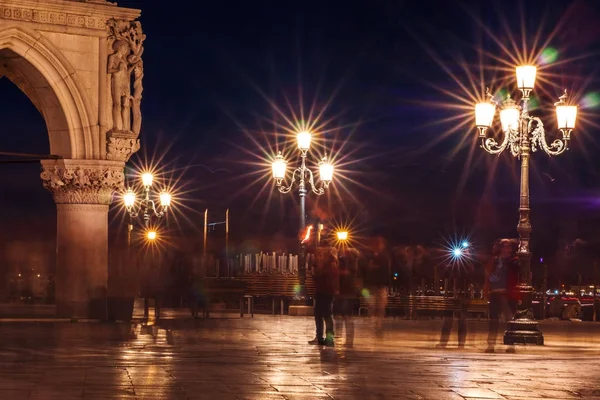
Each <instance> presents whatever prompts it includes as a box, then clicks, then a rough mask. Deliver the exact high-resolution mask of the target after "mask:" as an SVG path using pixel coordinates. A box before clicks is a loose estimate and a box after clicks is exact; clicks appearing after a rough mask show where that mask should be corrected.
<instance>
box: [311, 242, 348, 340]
mask: <svg viewBox="0 0 600 400" xmlns="http://www.w3.org/2000/svg"><path fill="white" fill-rule="evenodd" d="M314 275H315V289H316V299H315V300H316V302H315V308H314V314H315V328H316V336H315V338H314V339H313V340H311V341H309V342H308V343H309V344H316V345H325V346H333V337H334V328H333V299H334V297H335V296H336V295H337V294H338V293H339V286H340V282H339V279H340V277H339V263H338V251H337V249H336V248H335V247H331V248H327V247H319V248H318V249H317V251H316V255H315V270H314ZM323 325H325V326H323ZM323 328H325V336H324V335H323V333H324V332H323Z"/></svg>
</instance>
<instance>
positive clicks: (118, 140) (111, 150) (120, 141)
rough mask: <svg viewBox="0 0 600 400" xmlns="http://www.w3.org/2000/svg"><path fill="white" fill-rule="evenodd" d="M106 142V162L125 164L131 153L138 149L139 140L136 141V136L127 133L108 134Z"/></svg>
mask: <svg viewBox="0 0 600 400" xmlns="http://www.w3.org/2000/svg"><path fill="white" fill-rule="evenodd" d="M107 140H108V144H107V145H108V151H107V153H106V159H107V160H111V161H125V162H126V161H127V160H129V157H131V155H132V154H133V153H135V152H136V151H138V150H139V149H140V140H139V139H137V136H133V135H130V134H127V133H119V132H109V133H108V137H107Z"/></svg>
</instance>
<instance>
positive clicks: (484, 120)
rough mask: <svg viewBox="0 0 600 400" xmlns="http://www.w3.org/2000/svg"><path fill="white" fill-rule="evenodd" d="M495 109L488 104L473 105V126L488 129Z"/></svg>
mask: <svg viewBox="0 0 600 400" xmlns="http://www.w3.org/2000/svg"><path fill="white" fill-rule="evenodd" d="M495 113H496V107H495V106H494V105H493V104H492V103H490V102H487V101H486V102H483V103H477V104H475V125H477V126H480V127H483V128H489V127H490V126H491V125H492V121H493V120H494V114H495Z"/></svg>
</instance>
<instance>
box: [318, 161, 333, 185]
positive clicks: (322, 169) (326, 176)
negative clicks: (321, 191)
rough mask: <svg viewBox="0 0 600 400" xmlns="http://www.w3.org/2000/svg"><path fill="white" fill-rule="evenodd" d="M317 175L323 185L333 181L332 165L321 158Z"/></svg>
mask: <svg viewBox="0 0 600 400" xmlns="http://www.w3.org/2000/svg"><path fill="white" fill-rule="evenodd" d="M319 175H320V176H321V180H322V181H323V182H325V183H329V182H331V181H332V180H333V164H331V163H330V162H329V161H327V157H323V160H322V161H321V162H320V163H319Z"/></svg>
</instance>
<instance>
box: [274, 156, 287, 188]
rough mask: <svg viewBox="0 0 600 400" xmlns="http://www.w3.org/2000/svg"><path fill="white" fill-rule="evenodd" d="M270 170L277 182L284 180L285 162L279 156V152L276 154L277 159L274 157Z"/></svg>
mask: <svg viewBox="0 0 600 400" xmlns="http://www.w3.org/2000/svg"><path fill="white" fill-rule="evenodd" d="M271 169H272V171H273V178H275V179H277V180H279V181H281V180H282V179H283V178H285V172H286V169H287V162H286V161H285V159H284V158H283V156H282V155H281V152H279V154H277V157H275V161H273V163H272V164H271Z"/></svg>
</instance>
